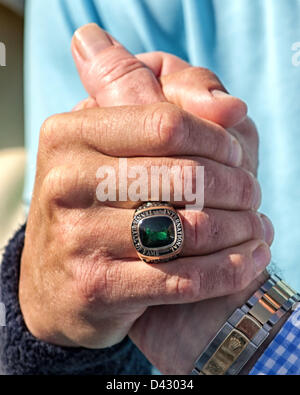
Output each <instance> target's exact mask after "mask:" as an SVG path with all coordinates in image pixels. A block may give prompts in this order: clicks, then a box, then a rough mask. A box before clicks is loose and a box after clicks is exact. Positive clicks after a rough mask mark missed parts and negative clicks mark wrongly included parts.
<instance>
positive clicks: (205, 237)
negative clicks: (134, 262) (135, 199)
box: [66, 207, 274, 259]
mask: <svg viewBox="0 0 300 395" xmlns="http://www.w3.org/2000/svg"><path fill="white" fill-rule="evenodd" d="M178 213H179V215H180V217H181V220H182V224H183V229H184V235H185V242H184V248H183V252H182V256H185V257H191V256H202V255H207V254H211V253H214V252H216V251H221V250H223V249H226V248H229V247H234V246H238V245H240V244H242V243H245V242H247V241H250V240H264V241H265V242H266V243H267V244H268V245H271V244H272V241H273V237H274V229H273V226H272V224H271V222H270V220H269V219H268V218H267V217H265V216H264V215H262V214H259V213H257V212H254V211H244V212H242V211H241V212H238V211H231V212H230V211H222V210H213V209H205V210H204V211H196V210H193V211H188V210H178ZM133 216H134V210H124V209H114V208H108V207H102V208H101V209H100V210H99V209H98V210H97V211H96V210H95V213H94V215H93V216H92V217H90V218H89V224H90V226H89V231H88V232H87V231H86V230H85V228H86V219H85V218H82V220H80V221H78V222H77V224H76V228H75V229H74V228H73V229H72V232H73V233H72V239H75V240H76V242H77V243H78V244H79V245H80V246H82V247H81V248H82V252H83V253H84V252H85V251H86V252H88V251H92V250H93V249H95V250H96V251H97V250H99V251H104V250H105V252H106V255H107V256H110V257H111V258H112V259H121V258H124V259H125V258H133V259H134V258H136V257H137V252H136V250H135V248H134V247H133V243H132V236H131V226H130V225H131V222H132V219H133ZM66 227H67V229H66V232H68V227H69V225H66ZM103 229H105V232H103ZM116 229H117V233H118V237H117V238H116V237H115V234H116ZM99 235H101V237H99Z"/></svg>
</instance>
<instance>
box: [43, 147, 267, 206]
mask: <svg viewBox="0 0 300 395" xmlns="http://www.w3.org/2000/svg"><path fill="white" fill-rule="evenodd" d="M61 155H63V158H64V161H65V163H66V165H65V166H60V167H58V168H56V167H54V168H53V169H52V170H50V174H47V171H45V173H46V174H45V178H46V181H44V184H45V183H46V182H47V179H48V178H49V180H50V181H51V183H50V187H48V190H47V194H46V195H49V197H51V196H54V198H55V197H56V196H59V200H60V201H62V202H64V204H65V205H67V206H70V207H72V204H73V199H74V196H77V197H76V200H78V199H79V200H81V198H80V196H81V195H83V198H82V199H83V200H85V198H84V195H85V194H87V197H89V196H91V197H92V198H93V199H94V201H95V204H96V203H97V204H98V205H100V204H101V205H102V204H105V205H108V206H110V207H119V208H136V207H138V206H139V205H140V204H141V203H142V202H145V201H170V202H171V203H172V204H173V205H174V206H175V207H179V208H180V207H184V206H186V205H194V206H198V207H201V206H202V205H203V204H204V207H206V208H217V209H224V210H234V211H236V210H257V209H258V207H259V206H260V202H261V190H260V186H259V183H258V181H257V180H256V178H255V177H254V176H253V175H252V174H251V173H250V172H247V171H246V170H243V169H241V168H233V167H229V166H225V165H222V164H218V163H217V162H215V161H211V160H209V159H199V158H197V157H176V158H175V157H174V158H172V157H167V158H151V159H150V158H128V159H127V160H124V159H122V161H119V160H118V159H116V158H111V157H103V156H99V154H98V153H97V152H95V153H90V154H89V156H87V155H81V154H78V153H75V155H76V157H77V163H76V165H74V152H72V151H71V152H69V153H67V154H66V153H64V152H63V151H62V153H61ZM55 158H57V156H55ZM68 163H69V165H68ZM47 166H48V168H49V169H51V167H53V164H52V163H51V158H49V160H48V165H47ZM203 171H204V174H203ZM73 190H75V192H74V191H73ZM203 201H204V203H203Z"/></svg>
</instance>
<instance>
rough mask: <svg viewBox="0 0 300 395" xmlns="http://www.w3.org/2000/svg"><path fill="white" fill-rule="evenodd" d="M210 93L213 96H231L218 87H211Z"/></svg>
mask: <svg viewBox="0 0 300 395" xmlns="http://www.w3.org/2000/svg"><path fill="white" fill-rule="evenodd" d="M210 93H211V94H212V95H213V96H215V97H217V98H218V97H224V96H227V97H228V96H231V95H230V94H229V93H227V92H224V91H221V90H219V89H213V90H212V91H210Z"/></svg>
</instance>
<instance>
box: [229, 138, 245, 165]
mask: <svg viewBox="0 0 300 395" xmlns="http://www.w3.org/2000/svg"><path fill="white" fill-rule="evenodd" d="M230 137H231V151H230V159H229V160H230V163H231V164H232V166H240V165H241V164H242V160H243V150H242V147H241V145H240V143H239V142H238V141H237V139H236V138H235V137H234V136H230Z"/></svg>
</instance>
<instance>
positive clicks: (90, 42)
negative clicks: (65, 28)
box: [74, 23, 113, 60]
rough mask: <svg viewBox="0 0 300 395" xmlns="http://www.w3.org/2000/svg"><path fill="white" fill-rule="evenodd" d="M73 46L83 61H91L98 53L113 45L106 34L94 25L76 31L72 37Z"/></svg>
mask: <svg viewBox="0 0 300 395" xmlns="http://www.w3.org/2000/svg"><path fill="white" fill-rule="evenodd" d="M74 44H75V46H76V49H77V51H78V52H79V54H80V55H81V57H82V58H83V59H84V60H89V59H92V58H93V57H94V56H96V55H98V53H99V52H101V51H103V50H104V49H106V48H108V47H110V46H112V45H113V43H112V41H111V39H110V38H109V36H108V35H107V34H106V32H105V31H104V30H102V29H101V28H100V27H99V26H98V25H96V24H95V23H90V24H88V25H85V26H83V27H81V28H80V29H78V30H77V31H76V32H75V35H74Z"/></svg>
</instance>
